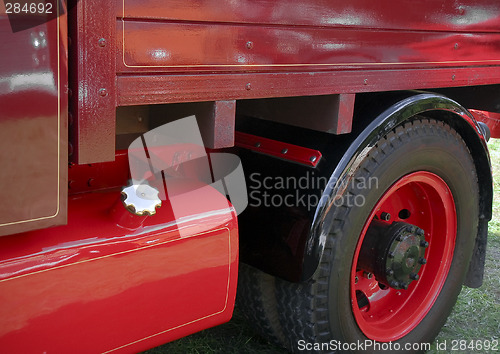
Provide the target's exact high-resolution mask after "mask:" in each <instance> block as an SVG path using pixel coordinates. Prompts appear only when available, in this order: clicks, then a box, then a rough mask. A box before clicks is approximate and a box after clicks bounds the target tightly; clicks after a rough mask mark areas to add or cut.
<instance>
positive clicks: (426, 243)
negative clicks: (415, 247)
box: [420, 240, 429, 248]
mask: <svg viewBox="0 0 500 354" xmlns="http://www.w3.org/2000/svg"><path fill="white" fill-rule="evenodd" d="M420 247H423V248H427V247H429V242H427V241H424V240H422V241H420Z"/></svg>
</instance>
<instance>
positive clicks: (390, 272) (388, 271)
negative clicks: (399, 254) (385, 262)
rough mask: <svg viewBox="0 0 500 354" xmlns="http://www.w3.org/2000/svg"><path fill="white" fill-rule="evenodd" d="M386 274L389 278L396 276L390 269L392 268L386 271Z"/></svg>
mask: <svg viewBox="0 0 500 354" xmlns="http://www.w3.org/2000/svg"><path fill="white" fill-rule="evenodd" d="M385 274H387V275H388V276H392V275H394V271H393V270H392V269H390V268H389V269H387V270H386V271H385Z"/></svg>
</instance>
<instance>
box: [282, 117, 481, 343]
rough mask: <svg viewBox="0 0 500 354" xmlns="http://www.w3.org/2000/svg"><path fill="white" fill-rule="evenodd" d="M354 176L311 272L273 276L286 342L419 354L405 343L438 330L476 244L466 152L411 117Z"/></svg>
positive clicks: (437, 125)
mask: <svg viewBox="0 0 500 354" xmlns="http://www.w3.org/2000/svg"><path fill="white" fill-rule="evenodd" d="M370 178H372V180H371V181H372V184H371V185H369V186H368V185H367V181H369V179H370ZM374 178H376V179H374ZM352 181H353V182H352V183H351V182H350V183H349V184H348V185H347V186H346V187H347V188H346V189H345V191H344V193H343V194H342V195H341V196H337V197H340V198H343V200H342V203H336V204H335V205H340V206H337V207H335V210H334V211H332V212H333V213H334V215H333V216H334V219H333V220H334V224H333V227H332V229H331V230H330V232H329V234H328V236H327V239H326V244H325V249H324V253H323V255H322V258H321V260H320V264H319V267H318V269H317V270H316V272H315V274H314V275H313V277H312V278H311V279H310V280H309V281H306V282H303V283H300V284H294V283H290V282H287V281H284V280H279V279H277V280H276V292H277V299H278V314H279V315H280V322H281V324H282V327H283V331H284V333H285V334H286V335H287V343H286V344H287V347H288V349H289V350H291V351H293V352H298V351H301V352H303V350H306V351H307V352H335V351H353V352H356V351H358V349H360V348H359V347H356V346H354V345H353V343H355V344H356V343H364V341H365V340H368V341H369V342H371V343H372V344H373V345H381V347H365V348H362V349H365V351H364V352H370V351H374V348H376V349H382V350H383V351H384V352H389V351H391V350H390V349H391V347H390V346H389V342H392V345H393V347H392V348H395V347H394V346H401V347H400V348H404V349H405V350H404V351H405V352H418V351H420V350H419V348H417V347H405V345H407V344H409V345H411V344H414V343H431V342H432V341H433V340H434V338H435V337H436V336H437V334H438V333H439V331H440V329H441V327H442V326H443V325H444V323H445V321H446V319H447V317H448V316H449V314H450V312H451V310H452V308H453V306H454V304H455V302H456V299H457V297H458V294H459V293H460V290H461V288H462V284H463V281H464V278H465V275H466V272H467V269H468V265H469V262H470V259H471V256H472V251H473V249H474V240H475V236H476V235H477V228H478V219H479V189H478V182H477V176H476V171H475V167H474V162H473V160H472V156H471V154H470V152H469V150H468V148H467V145H466V144H465V142H464V141H463V140H462V138H461V137H460V135H459V134H458V133H457V132H456V131H455V130H453V129H452V128H451V127H450V126H448V125H446V124H444V123H443V122H440V121H436V120H429V119H426V118H423V117H414V118H413V119H412V120H410V121H408V122H406V123H405V124H404V125H401V126H398V127H397V128H395V129H394V130H392V131H391V132H390V133H389V134H387V135H386V136H385V137H383V138H381V139H380V140H379V142H378V143H377V144H376V145H374V146H372V147H371V149H370V150H369V151H368V152H367V154H366V155H365V156H364V158H363V160H362V161H361V163H360V164H359V165H358V167H357V168H356V169H355V170H354V171H353V178H352ZM375 182H376V185H374V183H375ZM356 200H357V203H356ZM337 201H338V199H337ZM353 201H354V203H353ZM361 201H362V203H361ZM353 204H354V205H353ZM424 238H425V239H424ZM315 343H318V344H315ZM321 345H322V346H321ZM396 349H397V348H396Z"/></svg>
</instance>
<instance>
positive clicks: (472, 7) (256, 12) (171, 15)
mask: <svg viewBox="0 0 500 354" xmlns="http://www.w3.org/2000/svg"><path fill="white" fill-rule="evenodd" d="M429 14H431V15H430V16H429ZM116 16H117V17H119V18H122V17H124V18H141V19H161V20H172V21H179V20H180V21H187V22H225V23H246V24H274V25H292V26H314V27H318V26H321V27H351V28H352V27H355V28H371V29H392V30H426V31H474V32H498V18H499V16H500V15H499V13H498V2H497V1H496V0H480V1H463V0H461V1H456V0H442V1H433V0H426V1H414V0H401V1H383V2H380V1H369V0H338V1H330V0H290V1H276V0H260V1H253V0H240V1H232V0H202V1H200V0H172V1H168V2H166V1H163V0H142V1H135V0H116Z"/></svg>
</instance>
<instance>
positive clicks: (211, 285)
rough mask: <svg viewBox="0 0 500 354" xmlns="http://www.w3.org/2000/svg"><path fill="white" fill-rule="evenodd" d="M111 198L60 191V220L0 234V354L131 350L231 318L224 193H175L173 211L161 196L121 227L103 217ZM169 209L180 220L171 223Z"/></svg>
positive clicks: (232, 233)
mask: <svg viewBox="0 0 500 354" xmlns="http://www.w3.org/2000/svg"><path fill="white" fill-rule="evenodd" d="M199 187H200V185H199V184H198V185H195V186H194V188H199ZM200 193H201V197H200ZM193 195H195V196H198V198H199V199H198V200H197V203H194V204H193ZM119 198H120V192H119V191H113V192H103V193H86V194H84V195H77V196H73V197H70V201H69V222H68V225H67V226H60V227H57V228H50V229H45V230H39V231H32V232H27V233H23V234H18V235H12V236H6V237H2V238H0V250H1V251H0V294H1V299H2V301H1V303H0V318H1V319H2V320H1V321H0V348H1V351H2V353H42V352H47V353H68V352H72V353H103V352H106V351H113V352H114V351H119V352H120V351H121V352H129V353H130V352H140V351H143V350H145V349H148V348H151V347H154V346H157V345H160V344H162V343H165V342H167V341H170V340H173V339H177V338H179V337H182V336H185V335H188V334H191V333H194V332H196V331H199V330H202V329H205V328H207V327H211V326H215V325H217V324H220V323H223V322H226V321H228V320H229V319H230V318H231V314H232V311H233V307H234V298H235V295H236V278H237V268H238V232H237V226H236V214H235V213H234V210H233V209H232V208H230V207H229V205H228V201H227V199H226V198H225V197H224V196H222V195H221V194H220V193H219V192H217V191H216V190H215V189H213V188H210V187H206V186H204V187H203V188H201V189H197V193H191V194H189V193H186V194H184V195H181V196H178V199H177V202H179V203H180V204H179V205H177V208H176V214H175V215H174V213H173V212H172V209H171V207H170V205H169V203H168V202H167V201H164V205H163V206H162V207H161V208H159V209H158V210H157V213H156V214H155V215H154V216H153V217H148V218H147V220H146V221H145V224H144V225H143V227H141V228H139V229H137V230H130V229H127V228H123V227H120V226H117V225H116V223H115V222H114V220H113V218H112V216H111V215H110V209H111V208H112V206H113V205H114V203H115V202H116V201H118V200H119ZM222 205H225V207H226V209H220V207H221V206H222ZM123 212H124V213H128V211H126V210H125V209H123ZM178 212H180V213H181V214H180V215H183V216H189V217H185V218H184V219H182V221H177V222H176V220H175V219H176V216H178V215H179V214H177V213H178ZM180 230H182V231H180ZM27 338H28V339H29V340H27Z"/></svg>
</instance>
